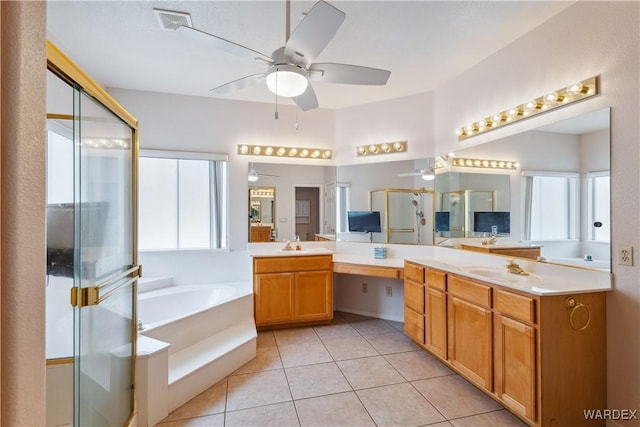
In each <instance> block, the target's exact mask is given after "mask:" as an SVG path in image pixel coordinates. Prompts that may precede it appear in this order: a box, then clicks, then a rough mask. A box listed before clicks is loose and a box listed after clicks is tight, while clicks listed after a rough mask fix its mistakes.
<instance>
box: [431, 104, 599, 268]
mask: <svg viewBox="0 0 640 427" xmlns="http://www.w3.org/2000/svg"><path fill="white" fill-rule="evenodd" d="M609 117H610V111H609V109H608V108H607V109H603V110H599V111H594V112H591V113H587V114H584V115H582V116H578V117H575V118H573V119H568V120H563V121H559V122H557V123H553V124H551V125H547V126H544V127H541V128H538V129H535V130H531V131H527V132H523V133H520V134H517V135H514V136H511V137H507V138H503V139H499V140H495V141H492V142H487V143H485V144H480V145H478V146H475V147H471V148H467V149H464V150H461V151H459V152H456V153H454V157H453V158H458V159H460V158H465V159H477V160H498V161H500V160H502V161H514V162H518V167H517V169H515V170H503V169H500V170H498V169H491V168H484V167H461V166H453V158H451V157H449V156H442V158H440V159H439V162H440V163H442V164H443V165H444V167H441V168H438V169H436V179H435V190H436V194H435V200H436V209H435V210H436V212H435V230H436V231H435V242H436V244H438V245H443V246H449V247H456V248H462V247H463V245H468V244H477V243H478V242H480V244H482V242H483V241H484V242H485V243H486V242H487V241H488V240H490V241H493V240H492V239H491V238H492V237H496V239H495V243H494V244H497V245H505V246H509V245H516V244H518V245H523V246H528V247H539V254H540V255H539V256H540V257H541V260H543V261H545V262H553V263H559V264H566V265H574V266H580V267H585V268H598V269H607V270H610V269H611V249H610V247H611V245H610V230H611V222H610V207H609V206H610V195H609V191H610V187H609V172H610V130H609V128H610V125H609V122H610V120H609Z"/></svg>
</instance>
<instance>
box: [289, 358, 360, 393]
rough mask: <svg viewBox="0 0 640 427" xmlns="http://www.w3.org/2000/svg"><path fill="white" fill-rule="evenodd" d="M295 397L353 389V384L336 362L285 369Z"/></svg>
mask: <svg viewBox="0 0 640 427" xmlns="http://www.w3.org/2000/svg"><path fill="white" fill-rule="evenodd" d="M285 373H286V374H287V381H289V388H290V389H291V395H292V396H293V399H294V400H296V399H305V398H308V397H316V396H324V395H326V394H333V393H342V392H345V391H351V386H350V385H349V383H348V382H347V380H346V379H345V377H344V375H342V372H340V369H338V366H337V365H336V364H335V363H334V362H331V363H320V364H317V365H309V366H298V367H296V368H287V369H285Z"/></svg>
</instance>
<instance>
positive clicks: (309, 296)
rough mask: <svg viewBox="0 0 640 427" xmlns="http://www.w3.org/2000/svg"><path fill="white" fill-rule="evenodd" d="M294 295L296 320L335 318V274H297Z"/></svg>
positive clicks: (320, 272)
mask: <svg viewBox="0 0 640 427" xmlns="http://www.w3.org/2000/svg"><path fill="white" fill-rule="evenodd" d="M294 295H295V297H294V298H295V299H294V310H295V313H294V318H295V320H300V321H307V320H322V319H332V318H333V274H332V273H331V272H329V271H304V272H300V273H296V280H295V291H294Z"/></svg>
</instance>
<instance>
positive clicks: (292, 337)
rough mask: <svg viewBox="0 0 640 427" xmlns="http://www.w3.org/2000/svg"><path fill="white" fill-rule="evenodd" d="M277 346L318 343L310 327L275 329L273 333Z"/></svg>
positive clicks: (318, 339) (316, 336)
mask: <svg viewBox="0 0 640 427" xmlns="http://www.w3.org/2000/svg"><path fill="white" fill-rule="evenodd" d="M273 334H274V335H275V336H276V342H277V343H278V345H279V346H281V345H290V344H300V343H303V342H309V341H320V338H318V335H316V332H315V331H314V330H313V328H312V327H305V328H291V329H277V330H275V331H273Z"/></svg>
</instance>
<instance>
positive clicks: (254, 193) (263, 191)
mask: <svg viewBox="0 0 640 427" xmlns="http://www.w3.org/2000/svg"><path fill="white" fill-rule="evenodd" d="M250 190H251V197H269V198H272V199H273V195H274V193H275V192H274V189H273V188H251V189H250Z"/></svg>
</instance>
